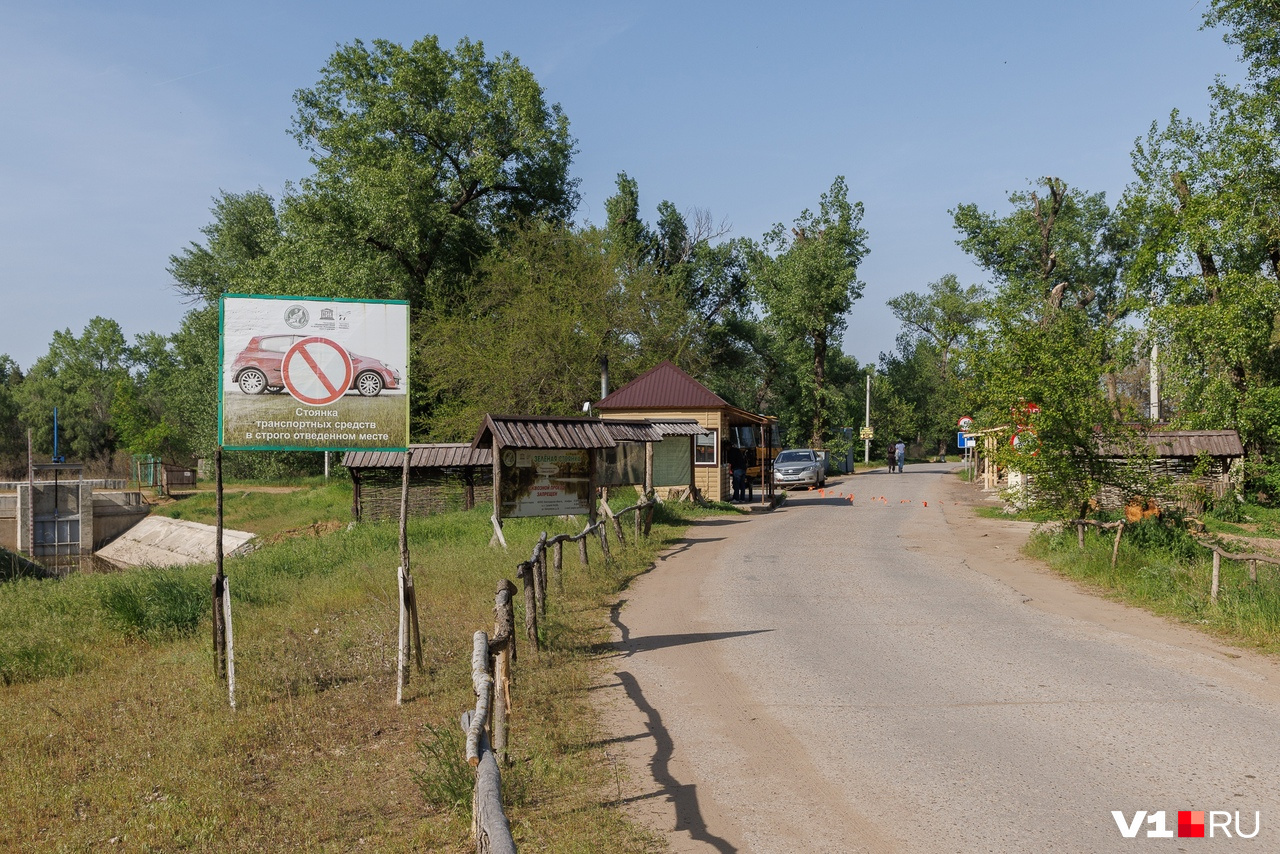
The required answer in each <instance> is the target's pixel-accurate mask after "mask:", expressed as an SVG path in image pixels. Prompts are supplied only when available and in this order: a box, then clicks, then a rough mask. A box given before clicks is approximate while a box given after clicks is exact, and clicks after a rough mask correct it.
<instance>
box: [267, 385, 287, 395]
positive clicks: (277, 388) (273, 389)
mask: <svg viewBox="0 0 1280 854" xmlns="http://www.w3.org/2000/svg"><path fill="white" fill-rule="evenodd" d="M282 391H284V386H282V385H269V386H267V394H279V393H280V392H282Z"/></svg>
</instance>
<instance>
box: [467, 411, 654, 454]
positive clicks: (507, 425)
mask: <svg viewBox="0 0 1280 854" xmlns="http://www.w3.org/2000/svg"><path fill="white" fill-rule="evenodd" d="M494 439H497V442H498V447H499V448H539V449H546V450H555V449H561V450H579V449H588V448H616V447H617V446H618V442H617V440H616V439H614V437H613V434H612V433H610V432H609V428H608V427H607V426H606V425H605V424H604V422H603V421H601V420H600V419H599V418H588V417H574V416H570V417H563V418H560V417H554V416H534V415H486V416H485V417H484V421H483V422H482V423H481V424H480V429H479V431H477V433H476V437H475V439H474V440H473V441H472V442H471V447H472V448H482V447H486V446H488V445H490V443H492V442H493V440H494ZM642 441H644V440H642Z"/></svg>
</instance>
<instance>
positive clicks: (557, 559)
mask: <svg viewBox="0 0 1280 854" xmlns="http://www.w3.org/2000/svg"><path fill="white" fill-rule="evenodd" d="M552 548H554V549H555V551H553V552H552V553H551V566H552V568H553V569H554V570H555V572H556V593H558V594H560V595H561V596H563V595H564V573H563V572H562V571H561V566H562V565H563V563H564V540H562V539H560V538H559V537H557V538H556V544H555V545H554V546H553V547H552Z"/></svg>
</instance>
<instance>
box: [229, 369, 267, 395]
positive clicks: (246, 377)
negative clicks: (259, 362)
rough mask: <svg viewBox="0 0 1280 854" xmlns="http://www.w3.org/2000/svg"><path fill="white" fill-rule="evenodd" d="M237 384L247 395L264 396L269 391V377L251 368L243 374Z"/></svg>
mask: <svg viewBox="0 0 1280 854" xmlns="http://www.w3.org/2000/svg"><path fill="white" fill-rule="evenodd" d="M236 384H237V385H239V386H240V391H242V392H244V393H245V394H262V393H263V392H264V391H266V390H267V375H266V374H264V373H263V372H262V371H260V370H258V369H257V368H249V369H248V370H246V371H243V372H241V374H240V379H238V380H236Z"/></svg>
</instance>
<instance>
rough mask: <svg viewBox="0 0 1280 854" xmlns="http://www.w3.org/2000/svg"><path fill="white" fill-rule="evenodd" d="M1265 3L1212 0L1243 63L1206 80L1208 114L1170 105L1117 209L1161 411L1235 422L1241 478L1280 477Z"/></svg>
mask: <svg viewBox="0 0 1280 854" xmlns="http://www.w3.org/2000/svg"><path fill="white" fill-rule="evenodd" d="M1277 21H1280V12H1278V11H1277V9H1276V8H1275V7H1274V5H1273V4H1268V3H1259V2H1241V0H1231V1H1230V2H1223V0H1219V2H1215V3H1213V4H1212V5H1211V7H1210V10H1209V11H1208V12H1207V13H1206V16H1205V22H1206V25H1207V26H1222V27H1225V28H1226V32H1225V34H1224V38H1225V39H1226V40H1227V41H1228V42H1229V43H1234V44H1237V45H1239V46H1240V48H1241V54H1242V59H1244V61H1245V63H1246V66H1247V68H1248V71H1249V83H1248V84H1247V85H1245V86H1241V87H1231V86H1227V85H1226V84H1224V83H1222V82H1218V83H1217V84H1215V85H1214V86H1213V87H1212V88H1211V89H1210V114H1209V119H1208V121H1207V122H1205V123H1199V122H1194V121H1190V120H1188V119H1186V118H1184V117H1183V116H1182V115H1181V114H1180V113H1178V112H1177V111H1175V112H1174V113H1172V114H1171V116H1170V118H1169V120H1168V122H1167V123H1165V124H1164V125H1163V126H1162V125H1161V124H1159V123H1153V124H1152V126H1151V129H1150V131H1149V133H1148V134H1147V135H1146V137H1145V138H1143V139H1140V140H1139V141H1138V142H1137V143H1136V144H1135V147H1134V154H1133V165H1134V171H1135V176H1136V179H1135V181H1134V182H1133V183H1132V184H1131V185H1130V186H1129V188H1128V189H1127V190H1126V194H1125V199H1124V204H1123V206H1122V207H1123V211H1124V214H1125V218H1126V220H1127V222H1128V223H1129V228H1130V230H1131V232H1132V234H1133V240H1134V244H1135V251H1134V263H1133V264H1132V265H1131V268H1130V278H1131V280H1132V284H1133V287H1134V288H1135V289H1141V291H1142V292H1143V294H1144V295H1145V296H1146V298H1147V304H1148V325H1149V331H1150V335H1151V337H1152V338H1153V339H1154V340H1155V341H1157V342H1159V343H1160V345H1161V365H1160V369H1161V373H1162V374H1163V375H1164V378H1165V382H1164V387H1163V391H1164V392H1165V395H1164V396H1165V397H1166V399H1168V401H1169V403H1170V404H1172V405H1171V406H1170V407H1169V410H1168V411H1167V414H1168V415H1169V416H1171V418H1172V420H1173V421H1174V422H1175V423H1176V424H1177V425H1178V426H1182V427H1188V428H1206V429H1223V428H1234V429H1236V430H1238V431H1239V433H1240V437H1241V439H1242V440H1243V441H1244V444H1245V450H1246V454H1247V456H1248V458H1249V463H1250V464H1249V465H1248V466H1247V468H1246V472H1247V474H1248V479H1249V481H1250V483H1251V484H1253V485H1256V486H1259V487H1262V488H1265V489H1267V491H1274V490H1275V489H1277V488H1280V336H1277V334H1276V331H1275V330H1276V328H1277V321H1278V320H1280V107H1277V99H1276V98H1275V94H1276V92H1277V87H1278V84H1277V74H1276V72H1277V68H1280V64H1278V59H1277V56H1276V49H1277V46H1278V45H1280V41H1277V35H1276V32H1277V31H1276V24H1277Z"/></svg>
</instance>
